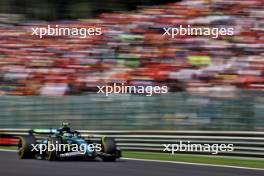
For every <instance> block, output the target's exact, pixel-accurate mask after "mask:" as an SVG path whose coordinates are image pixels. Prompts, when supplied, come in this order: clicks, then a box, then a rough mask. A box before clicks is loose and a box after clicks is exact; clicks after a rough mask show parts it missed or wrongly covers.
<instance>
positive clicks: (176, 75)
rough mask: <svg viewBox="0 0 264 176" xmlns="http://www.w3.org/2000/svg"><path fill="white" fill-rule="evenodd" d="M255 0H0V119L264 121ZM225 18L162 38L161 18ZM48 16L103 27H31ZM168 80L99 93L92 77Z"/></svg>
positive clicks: (233, 125)
mask: <svg viewBox="0 0 264 176" xmlns="http://www.w3.org/2000/svg"><path fill="white" fill-rule="evenodd" d="M263 6H264V1H262V0H244V1H240V0H229V1H227V0H183V1H164V0H156V1H154V0H141V1H140V0H128V1H122V0H104V1H85V0H76V1H66V0H59V1H44V0H40V1H33V0H0V94H1V96H0V110H1V114H0V128H36V127H43V128H45V127H56V126H58V125H59V124H60V123H61V122H62V121H69V122H71V124H72V126H73V127H74V128H77V129H157V130H160V129H163V130H250V131H251V130H256V131H261V130H263V129H264V96H263V95H264V93H263V90H264V35H263V33H264V31H263V30H264V9H263ZM186 24H190V25H192V26H197V27H198V26H200V27H212V28H213V27H218V28H221V27H226V28H228V27H233V28H234V29H235V35H234V36H220V37H219V38H218V39H212V38H211V37H210V36H178V37H176V38H174V39H170V38H168V37H163V36H162V34H163V33H164V30H163V28H164V27H175V26H179V25H186ZM45 25H46V26H47V25H70V26H76V27H87V28H88V27H91V26H92V27H101V28H102V29H103V35H101V36H96V37H95V36H93V37H90V38H86V39H80V38H78V37H74V36H65V37H44V38H43V39H39V38H37V37H36V36H32V35H31V32H32V31H30V30H31V28H32V27H37V26H45ZM120 82H124V83H126V85H167V86H168V87H169V93H168V94H165V95H164V94H161V95H153V96H152V97H146V96H145V95H132V94H129V95H128V94H127V95H121V94H120V95H111V96H109V97H106V96H105V95H103V94H97V93H96V92H97V90H98V89H97V86H98V85H111V84H112V83H120Z"/></svg>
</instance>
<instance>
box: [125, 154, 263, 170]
mask: <svg viewBox="0 0 264 176" xmlns="http://www.w3.org/2000/svg"><path fill="white" fill-rule="evenodd" d="M123 157H125V158H137V159H151V160H162V161H180V162H188V163H202V164H215V165H227V166H239V167H251V168H264V159H252V158H235V157H222V156H214V155H212V156H201V155H198V156H197V155H196V156H194V155H187V154H174V155H171V154H164V153H150V152H130V151H124V152H123Z"/></svg>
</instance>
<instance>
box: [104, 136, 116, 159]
mask: <svg viewBox="0 0 264 176" xmlns="http://www.w3.org/2000/svg"><path fill="white" fill-rule="evenodd" d="M101 145H102V151H103V153H105V154H106V155H105V156H103V157H102V159H103V161H115V160H116V158H117V157H116V153H117V147H116V142H115V140H114V138H110V137H102V139H101Z"/></svg>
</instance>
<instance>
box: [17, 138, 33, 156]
mask: <svg viewBox="0 0 264 176" xmlns="http://www.w3.org/2000/svg"><path fill="white" fill-rule="evenodd" d="M35 144H36V138H35V136H33V135H29V136H21V137H19V141H18V156H19V158H20V159H32V158H34V157H35V155H36V151H33V149H34V148H33V146H35Z"/></svg>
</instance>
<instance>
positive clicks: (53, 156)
mask: <svg viewBox="0 0 264 176" xmlns="http://www.w3.org/2000/svg"><path fill="white" fill-rule="evenodd" d="M48 142H49V143H50V144H53V145H55V146H56V145H59V144H62V139H61V138H60V137H49V138H48ZM59 155H60V151H56V150H53V151H49V150H48V149H47V151H46V159H47V160H48V161H57V160H59V159H60V156H59Z"/></svg>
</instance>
